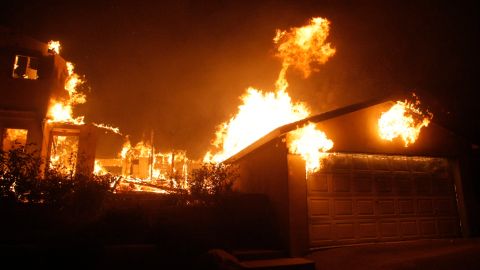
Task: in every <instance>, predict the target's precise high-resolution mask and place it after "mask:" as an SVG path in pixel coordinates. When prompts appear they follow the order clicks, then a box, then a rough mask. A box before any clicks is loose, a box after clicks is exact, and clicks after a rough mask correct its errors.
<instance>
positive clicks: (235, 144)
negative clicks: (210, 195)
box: [205, 88, 310, 163]
mask: <svg viewBox="0 0 480 270" xmlns="http://www.w3.org/2000/svg"><path fill="white" fill-rule="evenodd" d="M242 101H243V104H242V105H240V106H239V107H238V113H237V115H235V116H234V117H232V118H231V119H230V120H229V121H228V122H225V123H223V124H222V125H221V126H220V127H219V129H218V130H217V133H216V140H215V142H214V145H215V146H216V147H219V148H221V150H220V151H219V152H218V153H216V154H215V155H214V156H213V157H208V156H207V158H206V159H205V161H213V162H215V163H218V162H221V161H223V160H225V159H227V158H229V157H230V156H232V155H234V154H236V153H238V152H239V151H240V150H242V149H243V148H245V147H247V146H248V145H250V144H251V143H253V142H255V141H256V140H258V139H260V138H261V137H262V136H264V135H265V134H267V133H268V132H270V131H272V130H273V129H275V128H277V127H279V126H282V125H285V124H288V123H291V122H294V121H297V120H300V119H303V118H305V117H307V116H308V115H309V114H310V112H309V111H308V109H307V108H306V106H305V105H304V104H302V103H293V102H292V100H291V98H290V96H289V95H288V93H287V92H285V91H278V92H276V93H274V92H267V93H264V92H262V91H259V90H256V89H254V88H249V89H248V90H247V93H246V94H245V95H244V96H243V97H242Z"/></svg>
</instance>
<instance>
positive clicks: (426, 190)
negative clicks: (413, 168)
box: [413, 174, 432, 196]
mask: <svg viewBox="0 0 480 270" xmlns="http://www.w3.org/2000/svg"><path fill="white" fill-rule="evenodd" d="M413 179H414V182H415V190H416V194H417V195H424V196H426V195H430V194H432V180H431V178H430V176H429V175H428V174H414V175H413Z"/></svg>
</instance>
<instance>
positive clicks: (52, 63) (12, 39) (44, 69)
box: [0, 29, 67, 155]
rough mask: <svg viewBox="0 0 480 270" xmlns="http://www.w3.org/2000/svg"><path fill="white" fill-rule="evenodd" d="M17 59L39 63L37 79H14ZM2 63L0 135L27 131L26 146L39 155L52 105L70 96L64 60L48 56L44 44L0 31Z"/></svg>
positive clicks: (0, 70)
mask: <svg viewBox="0 0 480 270" xmlns="http://www.w3.org/2000/svg"><path fill="white" fill-rule="evenodd" d="M16 55H23V56H31V57H36V58H37V59H38V60H39V66H38V79H36V80H31V79H22V78H13V76H12V73H13V65H14V61H15V56H16ZM0 63H1V64H0V135H1V134H2V133H3V130H4V129H5V128H20V129H27V130H28V135H27V143H28V144H33V145H32V146H31V148H32V150H36V153H38V154H39V155H40V153H41V152H42V151H44V149H42V142H43V134H44V120H45V118H46V114H47V110H48V106H49V102H50V100H51V99H54V98H58V97H62V96H64V95H65V94H67V93H66V91H65V90H64V84H65V79H66V76H67V70H66V63H65V60H64V59H63V58H62V57H60V56H59V55H51V54H48V52H47V44H45V43H43V42H39V41H37V40H35V39H32V38H29V37H26V36H23V35H18V34H15V33H13V32H10V31H8V30H5V29H0Z"/></svg>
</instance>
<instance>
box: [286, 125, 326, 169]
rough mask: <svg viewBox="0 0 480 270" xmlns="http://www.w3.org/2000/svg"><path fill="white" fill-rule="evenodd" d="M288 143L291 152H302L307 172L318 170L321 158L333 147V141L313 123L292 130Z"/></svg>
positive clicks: (288, 136)
mask: <svg viewBox="0 0 480 270" xmlns="http://www.w3.org/2000/svg"><path fill="white" fill-rule="evenodd" d="M287 143H288V149H289V151H290V153H292V154H300V155H301V156H302V158H303V159H304V160H305V163H306V164H305V169H306V171H307V173H314V172H316V171H318V170H319V169H320V168H321V160H322V159H323V158H325V157H326V156H327V153H326V152H327V151H328V150H330V149H332V147H333V141H332V140H330V139H328V138H327V135H326V134H325V133H324V132H323V131H320V130H318V129H317V128H316V126H315V124H313V123H308V125H306V126H304V127H302V128H298V129H296V130H294V131H292V132H290V133H289V134H288V135H287Z"/></svg>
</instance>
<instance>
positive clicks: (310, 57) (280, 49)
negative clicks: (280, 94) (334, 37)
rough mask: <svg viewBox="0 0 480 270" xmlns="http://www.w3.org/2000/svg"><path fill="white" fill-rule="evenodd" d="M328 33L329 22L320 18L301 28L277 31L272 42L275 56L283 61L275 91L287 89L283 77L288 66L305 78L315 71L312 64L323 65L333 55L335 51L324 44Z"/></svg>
mask: <svg viewBox="0 0 480 270" xmlns="http://www.w3.org/2000/svg"><path fill="white" fill-rule="evenodd" d="M329 33H330V22H329V21H328V20H327V19H325V18H320V17H316V18H312V19H311V20H310V24H309V25H306V26H303V27H294V28H291V29H290V30H289V31H286V30H284V31H281V30H277V34H276V35H275V37H274V38H273V42H274V43H275V44H276V45H277V56H278V57H280V58H281V59H282V60H283V63H282V69H281V71H280V74H279V79H278V80H277V89H286V88H287V86H288V83H287V80H286V79H285V75H286V72H287V69H288V68H289V67H290V66H293V67H295V68H297V69H299V70H301V71H303V75H304V77H305V78H307V77H308V76H309V75H310V73H311V72H312V71H316V70H317V69H316V67H312V64H315V63H316V64H324V63H326V62H327V61H328V59H329V58H330V57H332V56H333V55H334V54H335V49H334V48H332V47H331V45H330V43H326V39H327V37H328V35H329Z"/></svg>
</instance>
